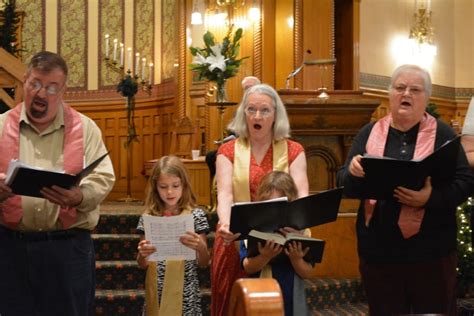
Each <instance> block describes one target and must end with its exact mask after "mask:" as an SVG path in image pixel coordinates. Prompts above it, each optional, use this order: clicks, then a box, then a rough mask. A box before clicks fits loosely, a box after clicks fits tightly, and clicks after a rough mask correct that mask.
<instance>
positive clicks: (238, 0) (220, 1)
mask: <svg viewBox="0 0 474 316" xmlns="http://www.w3.org/2000/svg"><path fill="white" fill-rule="evenodd" d="M216 4H217V5H218V6H220V7H228V6H232V7H233V8H235V9H237V8H239V7H242V6H244V5H245V0H216Z"/></svg>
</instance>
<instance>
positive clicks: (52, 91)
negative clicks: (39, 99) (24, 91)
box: [28, 80, 62, 95]
mask: <svg viewBox="0 0 474 316" xmlns="http://www.w3.org/2000/svg"><path fill="white" fill-rule="evenodd" d="M28 87H29V89H30V90H31V91H33V92H35V93H37V92H39V91H40V90H41V89H42V88H44V90H45V92H46V94H47V95H57V94H58V93H59V92H60V91H61V89H62V87H60V86H59V85H57V84H55V83H53V84H50V85H49V86H43V84H42V83H41V82H39V81H38V80H34V81H30V82H29V83H28Z"/></svg>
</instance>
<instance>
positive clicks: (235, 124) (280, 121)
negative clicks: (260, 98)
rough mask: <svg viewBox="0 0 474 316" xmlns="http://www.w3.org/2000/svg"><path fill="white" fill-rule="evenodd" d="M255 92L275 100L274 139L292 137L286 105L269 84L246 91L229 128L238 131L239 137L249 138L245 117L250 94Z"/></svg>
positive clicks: (255, 86) (258, 85)
mask: <svg viewBox="0 0 474 316" xmlns="http://www.w3.org/2000/svg"><path fill="white" fill-rule="evenodd" d="M254 93H258V94H264V95H267V96H269V97H270V99H271V100H272V102H273V107H274V109H275V122H274V123H273V140H282V139H285V138H288V137H290V121H289V120H288V114H287V113H286V108H285V105H284V104H283V102H282V101H281V98H280V96H279V95H278V93H277V92H276V91H275V89H273V88H272V87H270V86H269V85H267V84H257V85H254V86H252V87H250V88H248V89H247V90H246V91H245V93H244V97H243V98H242V102H241V103H240V105H239V107H238V108H237V111H236V112H235V117H234V119H233V120H232V122H230V124H229V125H228V127H227V128H228V129H229V130H231V131H233V132H234V133H236V134H237V135H238V136H239V137H242V138H245V139H248V137H249V131H248V126H247V120H246V117H245V109H246V108H247V106H248V102H249V96H250V95H251V94H254Z"/></svg>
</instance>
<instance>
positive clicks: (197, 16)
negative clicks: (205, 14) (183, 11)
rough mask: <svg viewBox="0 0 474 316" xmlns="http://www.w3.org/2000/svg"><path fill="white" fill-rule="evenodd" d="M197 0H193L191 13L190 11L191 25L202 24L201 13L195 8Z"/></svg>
mask: <svg viewBox="0 0 474 316" xmlns="http://www.w3.org/2000/svg"><path fill="white" fill-rule="evenodd" d="M197 1H198V0H194V1H193V13H191V24H192V25H201V24H202V14H201V12H199V10H198V8H197Z"/></svg>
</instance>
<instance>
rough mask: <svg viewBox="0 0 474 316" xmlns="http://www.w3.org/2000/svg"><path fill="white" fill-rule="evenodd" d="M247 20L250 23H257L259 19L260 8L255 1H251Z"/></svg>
mask: <svg viewBox="0 0 474 316" xmlns="http://www.w3.org/2000/svg"><path fill="white" fill-rule="evenodd" d="M249 19H250V20H251V21H258V20H259V19H260V8H259V7H258V6H257V2H256V1H255V0H253V4H252V7H251V8H250V9H249Z"/></svg>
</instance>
